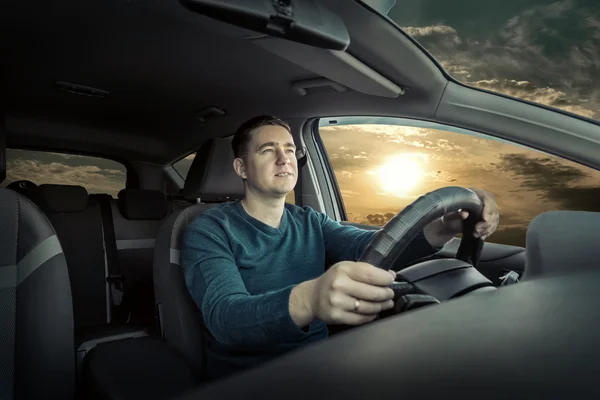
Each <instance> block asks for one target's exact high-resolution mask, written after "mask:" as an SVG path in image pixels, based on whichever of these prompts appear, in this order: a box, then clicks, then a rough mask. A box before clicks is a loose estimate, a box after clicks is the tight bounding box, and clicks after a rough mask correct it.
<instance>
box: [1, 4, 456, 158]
mask: <svg viewBox="0 0 600 400" xmlns="http://www.w3.org/2000/svg"><path fill="white" fill-rule="evenodd" d="M322 4H323V5H325V6H327V7H329V8H330V9H331V10H333V11H335V12H336V13H338V14H339V15H340V16H341V17H342V19H343V20H344V22H345V23H346V25H347V28H348V30H349V33H350V36H351V45H350V47H349V48H348V50H347V53H348V54H350V55H351V56H353V57H355V58H356V59H357V60H361V61H362V62H363V63H364V64H367V65H368V67H370V69H369V68H367V72H373V73H375V74H377V73H379V74H380V75H381V76H379V78H381V80H383V81H386V82H387V84H388V86H390V85H391V86H394V85H398V86H400V87H401V88H402V89H403V90H405V93H403V94H398V93H396V94H394V93H393V91H392V93H387V92H386V90H385V87H384V90H383V91H382V89H381V87H382V86H381V82H378V78H364V76H363V75H364V74H365V72H364V71H363V72H362V75H361V72H357V70H356V68H351V67H349V66H348V65H349V64H348V63H341V64H340V56H344V54H341V55H340V52H332V51H329V50H324V49H315V48H310V47H308V46H305V45H301V44H297V43H292V42H289V41H286V40H283V39H276V38H272V37H264V36H263V35H261V34H257V33H255V32H250V31H247V30H244V29H241V28H237V27H234V26H231V25H226V24H224V23H221V22H217V21H214V20H211V19H208V18H206V17H204V16H200V15H198V14H195V13H193V12H191V11H189V10H187V9H185V8H184V7H183V6H182V5H181V4H180V3H179V2H177V1H170V2H166V1H162V0H102V1H100V0H93V1H85V2H81V1H75V0H64V1H42V0H33V1H29V2H20V1H16V0H13V1H12V2H10V4H6V5H5V6H4V10H3V12H2V15H1V16H0V26H1V27H2V28H1V29H2V30H3V35H2V38H3V39H1V40H2V47H3V48H4V51H3V54H4V57H3V64H4V65H3V69H2V77H1V79H2V81H1V82H2V87H3V89H2V93H1V96H2V106H3V107H4V109H5V115H6V132H7V142H8V145H9V147H22V148H43V149H55V150H71V151H75V152H82V153H91V154H93V153H101V154H106V155H110V156H113V157H120V158H125V159H127V160H135V161H143V162H150V163H157V164H161V165H162V164H166V163H168V162H171V161H173V160H175V159H178V158H179V157H181V156H183V155H185V154H188V153H190V152H192V151H194V150H195V149H196V148H198V147H199V146H200V145H201V143H202V142H203V141H204V140H205V139H206V138H208V137H210V136H227V135H230V134H231V133H232V132H233V131H234V130H235V128H236V127H237V126H238V125H239V124H240V123H241V122H242V121H243V120H244V119H246V118H248V117H250V116H253V115H256V114H263V113H268V114H274V115H277V116H280V117H282V118H286V119H295V118H301V119H303V118H310V117H315V116H336V115H352V114H354V115H356V114H358V115H365V114H366V115H393V116H409V117H421V118H424V119H427V118H430V117H431V116H433V114H434V112H435V108H436V105H437V104H438V102H439V98H440V96H441V94H442V93H443V90H444V87H445V85H446V83H447V80H446V79H445V77H444V75H443V74H442V72H441V71H440V70H439V69H438V68H437V66H436V64H435V63H434V62H432V60H431V59H430V58H428V57H427V56H426V55H425V54H424V53H422V52H420V51H419V50H418V49H417V48H416V47H415V46H414V44H413V43H412V42H411V41H410V40H409V39H408V38H407V37H405V36H404V35H403V34H402V33H401V32H400V31H399V30H397V29H395V28H393V27H392V25H390V24H389V23H388V22H386V21H385V19H383V18H382V17H380V16H379V15H378V14H377V13H376V12H374V11H373V10H370V9H368V8H367V7H365V6H364V5H362V4H360V3H358V2H349V1H347V0H327V1H323V2H322ZM354 61H356V60H354ZM363 67H364V66H363ZM359 69H360V68H359ZM356 74H358V76H357V75H356ZM367 75H368V74H367ZM320 77H326V78H329V79H334V80H336V81H337V82H339V83H342V82H343V84H345V85H346V86H349V87H350V89H349V90H346V91H344V92H336V91H335V90H318V91H314V92H312V91H310V92H309V94H308V95H306V96H301V95H299V94H298V93H297V92H295V91H294V90H293V89H292V85H293V83H294V82H296V81H299V80H305V79H312V78H320ZM57 81H63V82H69V83H74V84H79V85H84V86H89V87H93V88H97V89H101V90H105V91H107V92H108V96H106V97H103V98H98V97H90V96H81V95H74V94H72V93H68V92H65V91H62V90H59V88H58V87H57V86H56V82H57ZM383 86H385V84H384V85H383ZM371 89H372V90H371ZM369 93H370V94H369ZM373 93H374V94H375V95H373ZM382 93H383V94H382ZM213 106H214V107H219V108H222V109H224V110H225V112H226V114H225V116H222V117H220V116H214V117H210V118H208V119H207V121H206V122H205V123H200V122H199V121H198V120H197V119H196V118H195V116H196V115H197V112H198V111H199V110H201V109H204V108H206V107H213Z"/></svg>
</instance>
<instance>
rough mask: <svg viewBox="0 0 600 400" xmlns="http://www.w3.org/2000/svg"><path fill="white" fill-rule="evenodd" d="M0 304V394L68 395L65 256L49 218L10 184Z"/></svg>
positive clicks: (70, 335)
mask: <svg viewBox="0 0 600 400" xmlns="http://www.w3.org/2000/svg"><path fill="white" fill-rule="evenodd" d="M0 307H1V311H0V355H1V356H0V398H2V399H12V398H18V399H37V398H48V399H69V398H72V397H73V392H74V385H75V349H74V332H73V305H72V301H71V288H70V282H69V273H68V269H67V262H66V258H65V255H64V253H63V250H62V247H61V243H60V241H59V240H58V238H57V235H56V233H55V231H54V229H53V227H52V225H51V224H50V221H49V220H48V218H47V217H46V216H45V215H44V214H43V213H42V212H41V211H40V209H39V208H38V207H37V206H36V205H35V204H34V203H33V202H31V201H30V200H29V199H27V198H26V197H24V196H22V195H20V194H18V193H16V192H14V191H12V190H10V189H0Z"/></svg>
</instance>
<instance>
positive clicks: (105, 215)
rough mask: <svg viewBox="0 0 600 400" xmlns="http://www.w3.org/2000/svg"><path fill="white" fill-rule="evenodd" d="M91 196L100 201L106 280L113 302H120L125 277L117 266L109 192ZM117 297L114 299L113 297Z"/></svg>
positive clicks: (117, 259) (115, 241)
mask: <svg viewBox="0 0 600 400" xmlns="http://www.w3.org/2000/svg"><path fill="white" fill-rule="evenodd" d="M90 197H93V198H95V199H97V200H98V203H100V214H101V216H102V232H103V235H104V247H105V249H106V261H107V266H108V276H107V277H106V281H107V282H108V283H109V284H111V285H112V286H113V287H114V289H115V290H116V293H115V292H113V304H117V305H118V304H120V303H121V299H122V297H123V292H124V290H125V286H124V281H125V277H124V276H123V274H122V273H121V270H120V268H119V258H118V254H117V240H116V239H115V226H114V223H113V217H112V210H111V205H110V201H111V199H112V197H111V196H110V195H109V194H94V195H91V196H90ZM115 295H116V297H119V298H118V299H115V298H114V297H115Z"/></svg>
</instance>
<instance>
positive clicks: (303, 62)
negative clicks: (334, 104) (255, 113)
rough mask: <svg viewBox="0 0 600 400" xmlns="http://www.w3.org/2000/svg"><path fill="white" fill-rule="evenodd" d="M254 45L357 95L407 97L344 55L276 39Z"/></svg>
mask: <svg viewBox="0 0 600 400" xmlns="http://www.w3.org/2000/svg"><path fill="white" fill-rule="evenodd" d="M252 43H254V44H255V45H257V46H259V47H262V48H263V49H265V50H267V51H269V52H271V53H274V54H276V55H278V56H280V57H282V58H284V59H286V60H288V61H291V62H293V63H294V64H296V65H299V66H301V67H302V68H305V69H307V70H309V71H312V72H314V73H315V74H318V75H320V76H322V77H324V78H327V79H329V80H331V81H333V82H336V83H338V84H340V85H343V86H345V87H347V88H349V89H352V90H355V91H357V92H360V93H364V94H368V95H371V96H378V97H388V98H397V97H399V96H401V95H403V94H404V89H403V88H402V87H400V86H399V85H397V84H395V83H394V82H392V81H390V80H389V79H387V78H386V77H384V76H383V75H381V74H380V73H378V72H377V71H374V70H373V69H371V68H370V67H369V66H367V65H366V64H364V63H363V62H361V61H360V60H358V59H357V58H355V57H354V56H352V55H350V54H348V53H346V52H344V51H337V50H328V49H321V48H317V47H313V46H308V45H305V44H302V43H296V42H292V41H289V40H285V39H279V38H276V37H263V38H257V39H254V40H252Z"/></svg>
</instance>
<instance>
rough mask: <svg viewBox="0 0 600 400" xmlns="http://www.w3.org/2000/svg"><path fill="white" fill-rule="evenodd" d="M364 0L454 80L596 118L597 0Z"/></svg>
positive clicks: (599, 100)
mask: <svg viewBox="0 0 600 400" xmlns="http://www.w3.org/2000/svg"><path fill="white" fill-rule="evenodd" d="M364 2H365V3H367V4H370V5H371V6H373V7H377V8H378V10H379V11H380V12H381V13H382V14H385V13H386V11H387V10H389V11H388V12H387V16H388V17H389V18H390V19H392V20H393V21H394V22H395V23H396V24H397V25H398V26H399V27H400V28H402V29H403V30H404V31H405V32H406V33H407V34H409V35H411V36H412V37H413V38H414V39H415V40H416V41H417V42H419V43H420V44H421V45H422V46H423V47H424V48H425V49H426V50H427V51H428V52H429V53H431V55H432V56H433V57H435V58H436V59H437V60H438V62H439V63H440V64H441V65H442V67H443V68H444V69H445V70H446V71H447V72H448V73H449V74H450V75H451V76H452V77H453V78H454V79H456V80H458V81H460V82H462V83H464V84H466V85H470V86H474V87H479V88H483V89H487V90H490V91H495V92H500V93H503V94H506V95H510V96H514V97H518V98H521V99H524V100H528V101H532V102H536V103H540V104H544V105H547V106H551V107H555V108H558V109H562V110H565V111H568V112H572V113H574V114H578V115H581V116H584V117H587V118H591V119H595V120H600V1H598V0H559V1H557V0H502V1H493V2H492V1H481V0H457V1H448V0H411V1H405V0H398V1H393V0H364ZM394 3H395V4H394ZM390 7H391V9H390Z"/></svg>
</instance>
